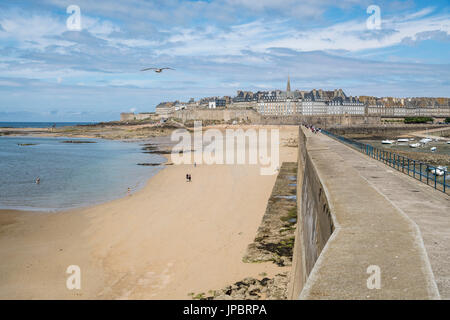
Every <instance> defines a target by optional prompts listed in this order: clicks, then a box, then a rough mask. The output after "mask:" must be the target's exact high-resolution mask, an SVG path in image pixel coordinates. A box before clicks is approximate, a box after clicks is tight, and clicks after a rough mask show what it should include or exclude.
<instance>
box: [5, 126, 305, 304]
mask: <svg viewBox="0 0 450 320" xmlns="http://www.w3.org/2000/svg"><path fill="white" fill-rule="evenodd" d="M297 133H298V127H296V126H291V127H283V128H282V130H280V138H281V139H280V140H281V141H280V159H281V161H296V158H297V148H295V147H292V146H287V144H290V145H291V143H288V139H289V138H291V139H293V138H295V139H296V138H297ZM188 172H189V173H191V174H192V182H191V183H187V182H186V181H185V176H186V173H188ZM275 179H276V175H272V176H263V175H260V171H259V166H258V165H197V167H195V168H194V166H193V165H173V166H168V167H167V168H165V169H164V170H161V171H160V172H159V173H158V174H157V175H156V176H154V177H153V178H151V179H150V180H149V181H148V183H147V185H146V186H145V187H144V188H143V189H142V190H140V191H139V192H137V193H135V194H132V195H131V196H127V197H125V198H122V199H118V200H115V201H111V202H108V203H105V204H101V205H97V206H94V207H90V208H85V209H78V210H73V211H66V212H58V213H27V212H12V211H3V212H0V299H14V298H20V299H54V298H57V299H189V298H190V297H189V296H188V293H190V292H194V293H202V292H204V293H207V292H208V290H212V289H220V288H223V287H225V286H226V285H229V284H232V283H234V282H236V281H239V280H241V279H243V278H245V277H248V276H252V277H255V278H261V276H260V274H261V273H262V272H265V273H267V275H268V276H271V275H274V274H276V273H279V272H282V271H286V270H288V269H287V267H284V268H280V267H278V266H276V265H275V264H273V263H243V262H242V257H243V255H244V253H245V250H246V247H247V245H248V244H249V243H250V242H252V241H253V239H254V237H255V234H256V230H257V228H258V226H259V224H260V222H261V218H262V216H263V214H264V211H265V208H266V204H267V200H268V198H269V196H270V193H271V190H272V187H273V185H274V183H275ZM24 196H26V195H24ZM69 265H78V266H80V268H81V286H82V287H81V290H72V291H70V290H68V289H67V288H66V279H67V277H68V274H66V269H67V267H68V266H69Z"/></svg>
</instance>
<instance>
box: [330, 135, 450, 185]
mask: <svg viewBox="0 0 450 320" xmlns="http://www.w3.org/2000/svg"><path fill="white" fill-rule="evenodd" d="M322 132H323V133H324V134H326V135H328V136H330V137H332V138H334V139H336V140H339V141H342V142H344V143H346V144H348V145H350V146H351V147H353V148H355V149H356V150H358V151H360V152H362V153H364V154H366V155H368V156H369V157H371V158H373V159H376V160H378V161H381V162H383V163H385V164H386V165H388V166H390V167H392V168H394V169H396V170H397V171H401V172H403V173H405V174H407V175H409V176H411V177H413V178H415V179H417V180H419V181H421V182H423V183H426V184H427V185H429V186H432V187H434V188H435V189H436V190H439V191H442V192H444V193H447V194H448V193H449V191H450V185H449V182H448V180H449V178H450V176H449V177H448V176H447V175H448V171H447V168H440V167H435V166H432V165H429V164H426V163H423V162H420V161H417V160H413V159H409V158H407V157H404V156H401V155H398V154H396V153H394V152H391V151H386V150H384V149H379V148H376V147H374V146H372V145H370V144H367V143H362V142H359V141H355V140H352V139H348V138H345V137H342V136H339V135H336V134H334V133H331V132H329V131H327V130H323V129H322Z"/></svg>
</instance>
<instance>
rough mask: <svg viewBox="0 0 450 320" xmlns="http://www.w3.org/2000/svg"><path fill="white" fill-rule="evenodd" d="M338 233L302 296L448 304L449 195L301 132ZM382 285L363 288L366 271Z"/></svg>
mask: <svg viewBox="0 0 450 320" xmlns="http://www.w3.org/2000/svg"><path fill="white" fill-rule="evenodd" d="M302 130H303V131H304V133H305V135H306V137H307V144H306V146H307V150H308V153H309V155H310V157H311V159H312V162H313V164H314V166H315V169H316V170H317V174H318V175H319V177H320V179H321V182H322V184H323V186H324V189H325V190H324V191H325V192H326V195H327V198H328V202H329V205H330V209H331V212H332V213H333V218H334V224H335V230H334V232H333V234H332V236H331V237H330V238H329V240H328V242H327V244H326V246H325V247H324V249H323V250H322V253H321V255H320V256H319V259H318V260H317V262H316V264H315V266H314V268H313V269H312V271H311V274H310V275H309V277H308V280H307V282H306V283H305V285H304V288H303V291H302V292H301V294H300V298H301V299H439V298H442V299H450V197H449V196H448V195H446V194H444V193H442V192H440V191H437V190H434V189H433V188H431V187H429V186H427V185H424V184H422V183H420V182H418V181H417V180H415V179H413V178H412V177H409V176H407V175H404V174H402V173H400V172H397V171H395V170H393V169H392V168H390V167H388V166H387V165H385V164H383V163H381V162H379V161H376V160H374V159H371V158H370V157H368V156H366V155H364V154H361V153H359V152H358V151H356V150H354V149H352V148H350V147H348V146H346V145H345V144H343V143H341V142H338V141H336V140H334V139H332V138H330V137H328V136H325V135H324V134H313V133H311V131H309V130H307V129H304V128H303V129H302ZM373 265H375V266H378V267H379V268H380V271H381V288H380V289H369V288H367V279H368V278H369V277H370V276H371V274H369V273H367V268H368V267H369V266H373Z"/></svg>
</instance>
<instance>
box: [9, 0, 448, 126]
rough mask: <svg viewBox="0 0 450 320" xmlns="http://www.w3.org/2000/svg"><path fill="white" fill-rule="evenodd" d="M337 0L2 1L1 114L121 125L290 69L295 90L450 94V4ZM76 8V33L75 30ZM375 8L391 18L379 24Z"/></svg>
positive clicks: (268, 82) (260, 83)
mask: <svg viewBox="0 0 450 320" xmlns="http://www.w3.org/2000/svg"><path fill="white" fill-rule="evenodd" d="M333 3H334V2H333V1H328V0H321V1H292V0H280V1H260V2H258V3H252V2H251V1H246V0H229V1H176V0H173V1H165V2H164V3H158V2H151V1H149V2H146V1H137V0H136V1H132V2H131V3H130V2H128V3H127V5H126V6H125V5H122V4H121V3H120V2H115V3H112V2H108V3H104V2H100V3H92V2H88V1H77V3H72V2H71V1H57V0H45V1H42V2H40V3H37V2H29V1H15V2H13V3H2V4H0V50H1V52H2V54H1V55H0V56H1V58H0V92H1V96H2V99H0V121H26V120H28V121H33V120H35V121H42V120H48V121H70V120H74V121H100V120H113V119H115V118H116V117H117V114H118V113H120V112H123V111H135V112H145V111H154V108H155V106H156V105H157V104H158V103H159V102H161V101H174V100H188V99H189V98H191V97H194V98H196V99H198V98H201V97H206V96H226V95H234V94H235V92H236V90H249V91H258V90H261V91H267V90H273V89H282V88H284V87H285V84H286V78H287V76H288V75H289V76H290V79H291V83H292V90H295V89H301V90H308V91H309V90H312V89H314V88H317V89H319V88H322V89H324V90H333V89H336V88H343V89H344V90H345V91H346V92H347V94H349V95H352V96H360V95H370V96H378V97H384V96H394V97H422V96H423V97H448V96H449V95H448V93H449V92H450V90H449V89H450V73H449V71H450V61H449V60H450V59H449V56H448V52H450V14H449V7H448V2H447V1H434V2H433V3H432V4H430V3H429V2H426V1H376V2H373V1H354V0H345V1H340V3H339V5H336V4H333ZM72 4H74V5H77V6H79V8H80V10H81V30H78V31H77V30H68V29H67V28H68V26H67V19H68V18H69V17H70V16H71V14H70V13H67V8H68V7H69V6H70V5H72ZM130 4H131V6H130ZM373 4H374V5H377V6H379V8H380V14H381V25H380V29H373V30H372V29H369V28H368V27H367V25H366V21H367V19H368V18H369V17H370V16H371V14H368V13H367V8H368V7H369V6H370V5H373ZM218 12H220V15H219V14H218ZM144 66H154V67H157V66H170V67H173V68H174V69H176V71H173V72H170V73H162V74H155V73H140V72H139V70H140V69H141V68H142V67H144Z"/></svg>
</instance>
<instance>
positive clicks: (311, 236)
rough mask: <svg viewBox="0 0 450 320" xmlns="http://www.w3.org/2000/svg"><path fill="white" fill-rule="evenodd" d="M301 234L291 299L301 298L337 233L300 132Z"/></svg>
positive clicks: (296, 238) (299, 215) (298, 229)
mask: <svg viewBox="0 0 450 320" xmlns="http://www.w3.org/2000/svg"><path fill="white" fill-rule="evenodd" d="M297 172H298V174H297V199H298V202H297V216H298V219H297V221H298V223H297V234H296V237H295V246H294V255H293V268H292V272H291V282H290V288H289V292H288V295H289V298H291V299H292V298H295V297H298V295H299V294H300V291H301V289H302V288H303V286H304V284H305V283H306V280H307V278H308V276H309V274H310V272H311V270H312V268H313V267H314V264H315V262H316V261H317V259H318V257H319V255H320V253H321V252H322V249H323V247H324V246H325V244H326V243H327V241H328V238H329V237H330V236H331V234H332V233H333V230H334V224H333V219H332V216H331V213H330V209H329V205H328V200H327V197H326V195H325V192H324V189H323V186H322V183H321V181H320V178H319V176H318V174H317V172H316V169H315V167H314V165H313V163H312V161H311V158H310V156H309V154H308V150H307V148H306V137H305V134H304V133H303V131H302V129H301V128H300V129H299V138H298V170H297Z"/></svg>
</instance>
